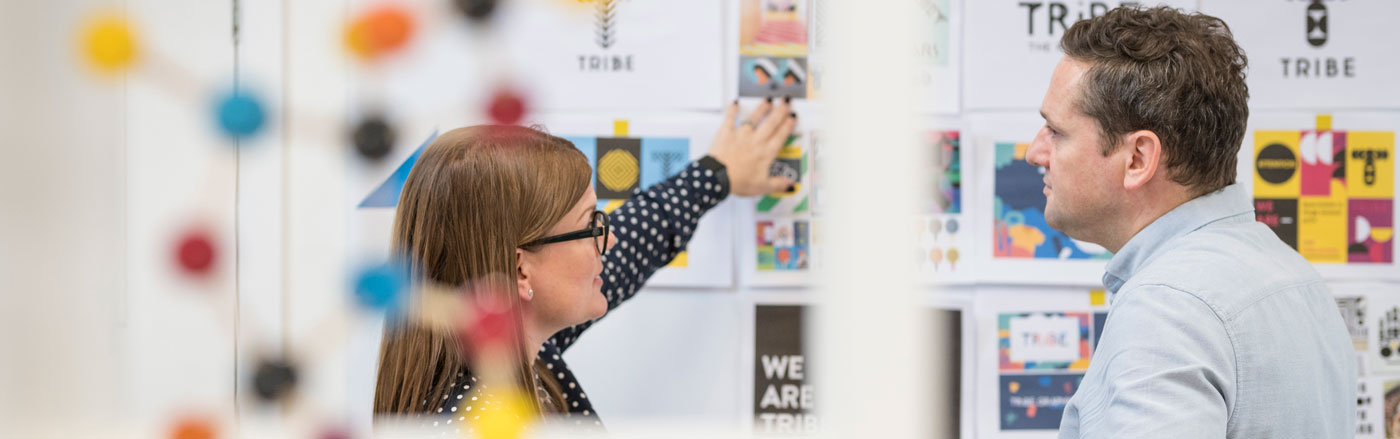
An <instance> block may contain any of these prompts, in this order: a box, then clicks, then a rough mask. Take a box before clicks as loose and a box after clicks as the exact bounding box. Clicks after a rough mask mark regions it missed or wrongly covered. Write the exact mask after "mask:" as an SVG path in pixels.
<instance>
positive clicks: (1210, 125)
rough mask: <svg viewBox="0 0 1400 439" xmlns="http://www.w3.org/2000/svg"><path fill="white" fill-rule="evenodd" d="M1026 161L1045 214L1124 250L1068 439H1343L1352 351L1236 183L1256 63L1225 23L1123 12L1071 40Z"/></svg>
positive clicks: (1068, 420) (1347, 427)
mask: <svg viewBox="0 0 1400 439" xmlns="http://www.w3.org/2000/svg"><path fill="white" fill-rule="evenodd" d="M1060 45H1061V48H1062V49H1064V52H1065V57H1064V58H1063V59H1062V60H1061V61H1060V63H1059V65H1058V66H1057V67H1056V68H1055V72H1054V74H1053V76H1052V77H1051V81H1050V82H1051V83H1050V89H1049V91H1048V92H1047V93H1046V95H1045V100H1044V103H1043V104H1042V106H1041V115H1042V116H1043V117H1044V118H1045V126H1044V127H1043V128H1041V130H1040V132H1039V133H1037V134H1036V138H1035V141H1034V142H1033V143H1032V144H1031V146H1030V150H1029V151H1028V152H1027V155H1026V160H1027V161H1028V162H1030V163H1031V164H1033V165H1037V166H1042V167H1044V168H1045V195H1046V200H1047V203H1046V209H1045V217H1046V221H1047V222H1049V224H1050V226H1051V227H1054V228H1056V229H1058V230H1060V231H1063V232H1064V233H1066V234H1068V235H1069V236H1071V237H1074V238H1076V239H1079V240H1083V241H1089V242H1093V243H1097V244H1100V245H1102V246H1104V247H1105V248H1107V249H1109V250H1111V251H1113V252H1114V253H1115V256H1114V257H1113V259H1112V261H1110V262H1109V264H1108V267H1107V273H1105V274H1104V277H1103V283H1104V286H1105V287H1107V288H1108V290H1109V291H1111V292H1113V293H1114V298H1113V303H1112V309H1111V311H1110V313H1109V315H1108V321H1107V324H1106V326H1105V328H1104V333H1103V336H1102V338H1101V339H1100V341H1099V345H1098V348H1097V350H1096V351H1095V352H1094V357H1093V360H1092V361H1091V362H1090V365H1089V370H1088V372H1087V374H1086V375H1085V376H1084V380H1083V382H1082V383H1081V384H1080V388H1079V391H1078V392H1077V393H1076V394H1075V395H1074V397H1073V398H1071V400H1070V401H1069V403H1068V404H1067V405H1066V407H1065V412H1064V418H1063V420H1062V422H1061V425H1060V437H1061V438H1126V437H1132V438H1172V439H1185V438H1224V437H1228V438H1309V439H1312V438H1342V437H1352V435H1353V434H1354V430H1355V418H1354V416H1355V409H1354V405H1355V401H1356V363H1355V362H1356V360H1355V357H1354V356H1353V355H1354V354H1353V352H1352V346H1351V339H1350V337H1349V336H1348V335H1347V331H1346V329H1345V328H1344V327H1343V324H1342V320H1341V316H1340V313H1338V312H1337V308H1336V304H1335V302H1334V301H1333V298H1332V295H1331V294H1330V293H1329V291H1328V289H1327V286H1326V284H1325V283H1324V282H1323V280H1322V279H1321V278H1320V277H1319V276H1318V275H1317V272H1316V271H1315V270H1313V268H1312V267H1311V266H1310V265H1309V264H1308V262H1307V261H1305V260H1303V258H1301V257H1300V256H1299V255H1298V254H1297V252H1295V251H1293V250H1292V249H1291V248H1289V247H1288V246H1287V245H1285V244H1284V243H1283V242H1281V241H1280V240H1279V239H1278V237H1277V236H1275V235H1274V233H1273V232H1272V231H1270V230H1269V229H1268V228H1267V227H1265V226H1264V225H1263V224H1260V223H1257V222H1255V220H1254V212H1253V208H1252V205H1251V200H1250V196H1249V193H1248V191H1247V190H1246V189H1245V188H1244V187H1242V186H1241V185H1237V184H1234V182H1235V167H1236V158H1235V157H1236V153H1237V152H1238V150H1239V147H1240V143H1241V140H1242V139H1243V137H1244V130H1245V120H1246V119H1247V118H1248V116H1249V109H1248V107H1247V101H1248V98H1249V91H1248V89H1247V87H1246V85H1245V78H1244V77H1245V65H1246V60H1245V56H1244V53H1243V51H1241V49H1240V48H1239V46H1238V45H1236V44H1235V42H1234V40H1233V37H1232V35H1231V33H1230V31H1229V28H1228V27H1227V26H1226V25H1225V23H1224V22H1223V21H1221V20H1220V19H1218V18H1215V17H1210V16H1206V15H1202V14H1189V15H1188V14H1184V13H1181V12H1179V11H1176V10H1173V9H1169V8H1155V9H1127V8H1120V9H1115V10H1113V11H1110V12H1109V13H1107V14H1105V15H1104V16H1101V17H1098V18H1094V19H1090V20H1085V21H1081V22H1079V23H1077V24H1075V25H1074V26H1073V27H1071V28H1070V29H1069V30H1068V31H1067V32H1066V33H1065V35H1064V37H1063V39H1062V40H1061V42H1060Z"/></svg>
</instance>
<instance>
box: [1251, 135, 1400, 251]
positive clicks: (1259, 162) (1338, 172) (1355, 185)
mask: <svg viewBox="0 0 1400 439" xmlns="http://www.w3.org/2000/svg"><path fill="white" fill-rule="evenodd" d="M1253 151H1254V154H1253V160H1252V163H1253V171H1254V172H1253V173H1254V210H1255V216H1256V218H1257V219H1258V220H1259V221H1260V222H1263V223H1264V224H1266V225H1268V226H1269V227H1270V228H1271V229H1273V231H1274V233H1276V234H1278V236H1279V238H1280V239H1282V240H1283V242H1285V243H1287V244H1288V245H1289V246H1291V247H1293V248H1294V249H1297V250H1298V253H1300V254H1302V255H1303V257H1304V258H1306V259H1307V260H1309V261H1311V262H1314V263H1331V264H1390V263H1392V262H1393V261H1394V248H1395V239H1394V234H1395V218H1394V202H1395V201H1394V200H1395V158H1394V155H1395V133H1394V132H1392V131H1351V130H1338V129H1332V127H1331V118H1330V117H1329V116H1320V117H1319V118H1318V126H1317V127H1316V128H1315V129H1302V130H1258V131H1255V132H1254V145H1253Z"/></svg>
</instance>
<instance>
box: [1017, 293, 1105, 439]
mask: <svg viewBox="0 0 1400 439" xmlns="http://www.w3.org/2000/svg"><path fill="white" fill-rule="evenodd" d="M1095 320H1097V319H1095V318H1094V316H1093V315H1092V314H1091V313H1089V312H1034V313H1002V314H999V315H998V316H997V358H998V374H999V378H998V383H997V385H998V390H997V393H998V395H999V400H1000V411H999V414H998V418H999V424H1000V428H1001V429H1002V430H1053V429H1056V428H1059V425H1060V417H1061V416H1062V415H1063V414H1064V409H1065V405H1066V404H1067V403H1068V402H1069V398H1070V397H1071V396H1073V395H1074V391H1075V390H1076V389H1078V388H1079V382H1080V380H1082V379H1083V378H1084V371H1086V370H1088V368H1089V358H1090V355H1091V351H1092V349H1091V340H1095V339H1096V337H1094V336H1093V335H1092V333H1093V332H1095V328H1094V327H1093V326H1092V322H1093V321H1095Z"/></svg>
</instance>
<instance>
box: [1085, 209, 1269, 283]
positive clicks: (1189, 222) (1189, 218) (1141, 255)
mask: <svg viewBox="0 0 1400 439" xmlns="http://www.w3.org/2000/svg"><path fill="white" fill-rule="evenodd" d="M1253 211H1254V206H1253V204H1251V200H1250V197H1249V194H1248V193H1247V192H1245V188H1244V186H1243V185H1240V184H1232V185H1229V186H1226V187H1225V188H1224V189H1221V190H1218V191H1215V192H1213V193H1210V194H1206V195H1202V196H1200V197H1197V198H1195V199H1193V200H1191V201H1187V202H1186V203H1183V204H1182V205H1180V206H1177V207H1176V208H1175V209H1172V210H1171V211H1170V212H1167V213H1166V214H1165V215H1162V216H1161V217H1160V218H1157V220H1155V221H1153V222H1152V224H1148V225H1147V227H1145V228H1143V229H1142V230H1141V231H1139V232H1138V233H1137V234H1136V235H1133V238H1132V239H1130V240H1128V243H1127V244H1126V245H1124V246H1123V248H1122V249H1119V250H1118V253H1115V254H1114V255H1113V259H1112V260H1110V261H1109V262H1108V267H1107V268H1106V269H1105V270H1104V275H1103V286H1104V287H1105V288H1107V289H1108V290H1109V292H1112V293H1117V292H1118V289H1119V288H1121V287H1122V286H1123V284H1124V283H1127V281H1128V279H1130V278H1132V276H1133V274H1134V273H1137V272H1138V271H1139V270H1141V269H1142V267H1143V266H1145V265H1147V263H1148V262H1150V261H1151V260H1152V259H1154V258H1155V257H1156V256H1157V255H1158V254H1159V253H1161V252H1162V251H1164V250H1165V247H1166V245H1167V243H1168V242H1170V241H1171V240H1172V239H1174V238H1177V237H1180V236H1183V235H1186V234H1188V233H1191V232H1194V231H1196V230H1198V229H1200V228H1201V227H1205V226H1206V225H1207V224H1210V223H1213V222H1216V221H1219V220H1222V219H1225V218H1229V217H1232V216H1236V215H1241V214H1245V213H1251V212H1253ZM1252 219H1253V218H1251V220H1252Z"/></svg>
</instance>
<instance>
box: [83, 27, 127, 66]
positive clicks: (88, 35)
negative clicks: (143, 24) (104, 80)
mask: <svg viewBox="0 0 1400 439" xmlns="http://www.w3.org/2000/svg"><path fill="white" fill-rule="evenodd" d="M82 52H83V57H84V58H86V59H87V61H88V63H90V64H92V66H93V67H94V68H96V69H97V70H99V71H102V72H103V73H116V72H120V71H122V70H125V69H127V68H129V67H131V64H133V63H134V62H135V61H136V55H137V47H136V38H135V37H134V35H133V33H132V31H131V26H130V25H128V24H127V22H126V20H125V19H123V18H122V17H121V16H120V15H117V14H110V13H109V14H104V15H101V16H98V17H97V18H95V19H93V20H91V21H89V22H88V24H87V26H85V27H84V28H83V37H82Z"/></svg>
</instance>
